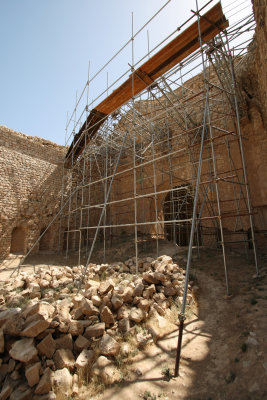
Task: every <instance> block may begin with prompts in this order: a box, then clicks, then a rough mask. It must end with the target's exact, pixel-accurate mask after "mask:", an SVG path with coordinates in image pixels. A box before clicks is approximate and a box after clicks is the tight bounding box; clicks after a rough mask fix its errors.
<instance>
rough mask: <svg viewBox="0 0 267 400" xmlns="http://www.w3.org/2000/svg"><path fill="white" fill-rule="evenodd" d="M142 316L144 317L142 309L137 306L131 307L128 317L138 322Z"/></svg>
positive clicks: (141, 319)
mask: <svg viewBox="0 0 267 400" xmlns="http://www.w3.org/2000/svg"><path fill="white" fill-rule="evenodd" d="M144 318H145V313H144V311H143V310H140V309H139V308H135V307H133V308H132V309H131V312H130V315H129V319H131V320H132V321H134V322H137V323H139V322H141V321H143V319H144Z"/></svg>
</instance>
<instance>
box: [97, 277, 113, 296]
mask: <svg viewBox="0 0 267 400" xmlns="http://www.w3.org/2000/svg"><path fill="white" fill-rule="evenodd" d="M113 288H114V283H113V282H112V281H110V280H107V281H104V282H101V284H100V286H99V288H98V293H99V294H100V296H104V295H105V294H106V293H108V292H110V291H111V290H113Z"/></svg>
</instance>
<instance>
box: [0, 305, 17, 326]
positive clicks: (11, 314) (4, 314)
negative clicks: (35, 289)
mask: <svg viewBox="0 0 267 400" xmlns="http://www.w3.org/2000/svg"><path fill="white" fill-rule="evenodd" d="M20 311H21V309H20V308H9V309H8V310H5V311H1V312H0V328H1V327H2V326H3V325H4V323H5V322H6V321H7V320H8V319H10V318H12V319H14V318H16V316H17V315H18V314H20Z"/></svg>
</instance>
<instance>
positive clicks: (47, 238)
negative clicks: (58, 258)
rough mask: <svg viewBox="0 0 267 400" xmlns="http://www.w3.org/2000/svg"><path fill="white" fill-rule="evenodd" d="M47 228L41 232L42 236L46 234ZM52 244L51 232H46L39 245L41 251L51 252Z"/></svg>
mask: <svg viewBox="0 0 267 400" xmlns="http://www.w3.org/2000/svg"><path fill="white" fill-rule="evenodd" d="M45 230H46V228H43V229H42V230H41V232H40V236H41V235H42V234H43V233H44V232H45ZM50 242H51V231H50V230H48V231H47V232H45V234H44V236H42V237H41V239H40V243H39V251H47V250H50Z"/></svg>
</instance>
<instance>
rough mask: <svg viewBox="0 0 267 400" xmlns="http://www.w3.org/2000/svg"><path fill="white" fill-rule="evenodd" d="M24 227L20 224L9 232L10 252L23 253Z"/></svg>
mask: <svg viewBox="0 0 267 400" xmlns="http://www.w3.org/2000/svg"><path fill="white" fill-rule="evenodd" d="M25 237H26V232H25V229H24V228H22V227H21V226H18V227H15V228H14V229H13V231H12V234H11V246H10V253H19V254H23V252H24V246H25Z"/></svg>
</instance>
